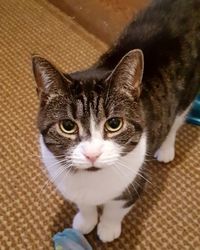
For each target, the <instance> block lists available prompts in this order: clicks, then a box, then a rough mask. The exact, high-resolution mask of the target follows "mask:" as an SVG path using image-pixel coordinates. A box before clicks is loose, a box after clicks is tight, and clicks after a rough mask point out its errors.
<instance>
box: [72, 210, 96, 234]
mask: <svg viewBox="0 0 200 250" xmlns="http://www.w3.org/2000/svg"><path fill="white" fill-rule="evenodd" d="M97 219H98V218H97V216H96V215H91V216H90V217H87V218H84V217H83V216H82V214H81V213H80V212H78V213H77V214H76V215H75V217H74V219H73V225H72V227H73V228H74V229H76V230H78V231H79V232H81V233H82V234H88V233H90V232H91V231H92V230H93V229H94V227H95V226H96V224H97Z"/></svg>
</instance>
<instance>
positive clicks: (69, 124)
mask: <svg viewBox="0 0 200 250" xmlns="http://www.w3.org/2000/svg"><path fill="white" fill-rule="evenodd" d="M62 126H63V128H64V129H65V130H66V131H71V130H73V129H74V126H75V124H74V122H73V121H70V120H64V121H63V122H62Z"/></svg>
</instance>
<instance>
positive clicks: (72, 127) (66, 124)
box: [59, 119, 78, 134]
mask: <svg viewBox="0 0 200 250" xmlns="http://www.w3.org/2000/svg"><path fill="white" fill-rule="evenodd" d="M59 128H60V130H61V131H62V132H63V133H65V134H75V133H76V132H77V130H78V126H77V124H76V123H75V122H73V121H72V120H69V119H66V120H62V121H60V123H59Z"/></svg>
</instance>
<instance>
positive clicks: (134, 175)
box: [32, 0, 200, 242]
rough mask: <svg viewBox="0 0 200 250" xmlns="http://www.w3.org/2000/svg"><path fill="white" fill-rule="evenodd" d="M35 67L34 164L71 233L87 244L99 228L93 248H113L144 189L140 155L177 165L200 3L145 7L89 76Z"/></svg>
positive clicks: (160, 1)
mask: <svg viewBox="0 0 200 250" xmlns="http://www.w3.org/2000/svg"><path fill="white" fill-rule="evenodd" d="M32 64H33V73H34V77H35V81H36V83H37V92H38V96H39V99H40V107H39V113H38V128H39V131H40V145H41V155H42V159H43V162H44V164H45V166H46V168H47V170H48V172H49V175H50V177H51V178H52V179H53V180H54V183H55V185H56V187H57V188H58V190H59V191H60V192H61V193H62V195H63V196H64V197H65V198H66V199H68V200H70V201H72V202H74V203H75V204H76V205H77V207H78V209H79V212H78V213H77V214H76V215H75V217H74V219H73V228H75V229H77V230H79V231H80V232H82V233H83V234H88V233H89V232H91V231H92V230H93V229H94V227H95V226H96V225H97V224H98V226H97V234H98V236H99V238H100V239H101V240H102V241H103V242H110V241H113V240H114V239H116V238H118V237H119V236H120V234H121V222H122V220H123V218H124V216H125V215H126V214H127V213H128V212H129V211H130V210H131V208H132V207H133V205H134V203H135V201H136V200H137V197H138V195H137V193H141V192H142V190H143V188H144V186H145V183H146V181H147V180H146V177H145V176H144V173H145V172H144V173H143V172H142V171H144V170H145V166H144V162H145V159H146V157H147V154H150V155H152V156H153V155H154V157H155V158H157V160H158V161H161V162H165V163H167V162H170V161H172V160H173V159H174V156H175V149H174V144H175V137H176V132H177V130H178V129H179V127H180V126H181V125H182V124H183V122H184V120H185V117H186V115H187V113H188V111H189V109H190V107H191V103H192V101H193V100H194V99H195V96H196V95H197V93H198V90H199V86H200V84H199V83H200V1H199V0H157V1H152V3H151V4H150V5H149V6H148V7H147V8H146V9H145V10H143V11H142V12H140V13H139V14H138V15H137V18H136V19H135V20H134V21H132V22H131V23H130V24H129V25H128V26H127V28H126V29H125V31H124V32H123V33H122V35H121V36H120V37H119V39H118V40H117V42H116V43H115V44H114V45H113V46H112V47H111V48H110V49H109V50H108V51H107V52H105V53H104V54H103V55H102V56H101V57H100V58H99V59H98V61H97V62H96V63H95V64H94V65H92V66H91V67H90V68H88V69H86V70H83V71H79V72H74V73H70V74H67V73H62V72H60V71H59V70H58V69H57V68H56V67H55V66H54V65H53V64H52V63H50V62H49V61H47V60H46V59H44V58H42V57H40V56H37V55H35V56H33V58H32ZM135 183H139V185H135ZM100 205H102V206H103V213H102V215H101V217H100V220H99V223H98V213H97V206H100Z"/></svg>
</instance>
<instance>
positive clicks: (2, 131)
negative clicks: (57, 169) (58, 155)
mask: <svg viewBox="0 0 200 250" xmlns="http://www.w3.org/2000/svg"><path fill="white" fill-rule="evenodd" d="M0 6H1V8H0V20H1V22H0V202H1V204H0V249H2V250H3V249H5V250H8V249H16V250H22V249H27V250H28V249H31V250H32V249H36V250H39V249H48V250H49V249H53V246H52V241H51V237H52V235H53V234H54V233H56V232H58V231H61V230H63V229H64V228H65V227H69V226H70V225H71V221H72V218H73V215H74V214H75V208H74V206H72V205H71V204H70V203H68V202H66V201H64V200H63V199H62V197H61V196H60V195H59V194H58V193H57V192H56V191H55V189H54V187H53V186H52V185H51V184H50V183H49V182H48V181H47V178H46V175H45V173H44V171H43V168H42V164H41V163H40V161H39V157H38V150H37V140H38V135H37V129H36V125H35V124H36V122H35V117H36V113H37V105H38V100H37V97H36V93H35V85H34V81H33V77H32V73H31V64H30V58H31V56H30V55H31V53H38V54H40V55H43V56H46V57H47V58H50V59H51V60H52V61H53V62H54V63H56V64H57V65H58V66H59V67H60V68H61V69H62V70H65V71H72V70H75V69H76V70H77V69H80V68H82V67H86V66H87V65H89V64H91V63H92V62H94V61H95V59H96V58H97V57H98V56H99V55H100V53H102V51H104V50H105V46H104V45H103V44H102V43H101V42H100V41H98V40H96V39H95V38H94V37H93V36H91V35H90V34H88V33H87V32H85V31H84V30H83V29H82V28H81V27H80V26H79V25H77V24H76V23H74V22H73V20H72V19H70V18H68V17H67V16H65V15H64V14H62V13H61V12H60V11H58V10H57V9H55V8H54V7H53V6H51V5H50V4H48V3H46V2H45V1H42V0H41V1H34V0H29V1H25V0H9V1H3V0H0ZM148 168H149V172H150V177H149V179H150V182H151V184H149V186H148V187H147V189H146V191H145V192H144V194H143V195H142V196H141V197H140V199H139V200H138V202H137V204H136V205H135V208H134V209H133V210H132V211H131V213H130V214H129V215H128V216H127V217H126V219H125V220H124V223H123V232H122V235H121V237H120V238H119V239H118V240H116V241H114V242H113V243H110V244H102V243H101V242H100V241H99V240H98V239H97V237H96V232H93V233H91V234H90V235H89V236H88V237H87V238H88V240H89V242H90V243H91V245H92V246H93V248H94V249H106V250H107V249H108V250H109V249H112V250H116V249H127V250H128V249H130V250H134V249H159V250H160V249H181V250H183V249H200V234H199V232H200V128H199V127H195V126H189V125H186V126H184V127H183V128H182V129H181V131H180V133H179V136H178V139H177V155H176V159H175V160H174V161H173V163H171V164H167V165H164V164H159V163H156V161H155V162H154V161H153V162H151V163H148Z"/></svg>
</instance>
